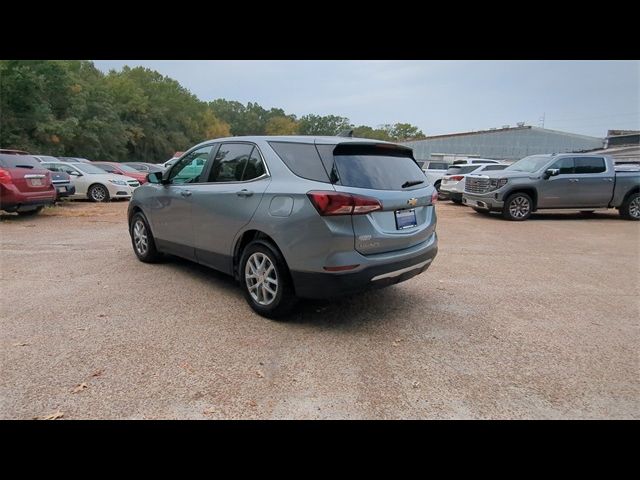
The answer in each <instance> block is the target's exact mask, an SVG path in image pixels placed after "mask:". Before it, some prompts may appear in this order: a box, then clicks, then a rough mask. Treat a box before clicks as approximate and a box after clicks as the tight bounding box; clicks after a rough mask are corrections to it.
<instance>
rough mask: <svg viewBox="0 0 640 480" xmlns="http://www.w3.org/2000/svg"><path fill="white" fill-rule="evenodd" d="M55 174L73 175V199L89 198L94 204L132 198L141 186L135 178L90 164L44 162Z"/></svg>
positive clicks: (44, 165) (45, 166) (43, 164)
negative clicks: (112, 199) (113, 199)
mask: <svg viewBox="0 0 640 480" xmlns="http://www.w3.org/2000/svg"><path fill="white" fill-rule="evenodd" d="M42 166H43V167H44V168H46V169H48V170H51V171H53V172H66V173H68V174H69V175H71V179H72V180H73V184H74V185H75V187H76V193H75V195H73V197H72V198H88V199H89V200H93V201H94V202H107V201H109V199H111V198H131V195H132V194H133V191H134V190H135V189H136V188H137V187H139V186H140V182H138V181H137V180H136V179H135V178H131V177H127V176H125V175H114V174H113V173H108V172H105V171H104V170H102V169H101V168H99V167H97V166H96V165H92V164H90V163H80V162H78V163H68V162H43V163H42Z"/></svg>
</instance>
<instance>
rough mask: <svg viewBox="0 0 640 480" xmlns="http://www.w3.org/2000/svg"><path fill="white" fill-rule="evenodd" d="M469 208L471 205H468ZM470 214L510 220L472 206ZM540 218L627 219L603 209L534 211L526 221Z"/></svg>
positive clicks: (491, 218) (497, 219)
mask: <svg viewBox="0 0 640 480" xmlns="http://www.w3.org/2000/svg"><path fill="white" fill-rule="evenodd" d="M468 208H469V207H468ZM469 210H470V211H469V215H474V216H476V217H478V218H486V219H489V220H495V221H501V222H508V221H509V220H506V219H504V218H502V215H500V213H497V212H496V213H493V212H492V213H490V214H481V213H476V212H474V211H473V210H471V208H469ZM539 220H580V221H582V222H586V221H589V220H591V221H593V220H616V221H618V222H620V221H624V220H625V219H624V218H622V217H621V216H620V215H619V214H618V212H617V211H616V212H605V211H601V212H595V213H588V214H582V213H580V212H567V213H560V212H554V213H546V212H545V213H532V214H531V216H530V217H529V218H528V219H527V220H525V223H526V222H530V221H534V222H535V221H539ZM512 223H521V222H512Z"/></svg>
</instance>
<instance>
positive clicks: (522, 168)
mask: <svg viewBox="0 0 640 480" xmlns="http://www.w3.org/2000/svg"><path fill="white" fill-rule="evenodd" d="M548 161H549V157H547V156H542V155H532V156H530V157H524V158H523V159H522V160H518V161H517V162H515V163H512V164H511V165H509V166H508V167H507V168H505V170H511V171H512V172H529V173H533V172H537V171H538V170H540V169H541V168H542V167H544V166H545V165H546V164H547V162H548Z"/></svg>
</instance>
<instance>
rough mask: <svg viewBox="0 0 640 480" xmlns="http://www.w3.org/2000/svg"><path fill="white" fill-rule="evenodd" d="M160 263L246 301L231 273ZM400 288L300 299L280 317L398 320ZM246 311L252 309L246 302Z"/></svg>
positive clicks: (362, 323)
mask: <svg viewBox="0 0 640 480" xmlns="http://www.w3.org/2000/svg"><path fill="white" fill-rule="evenodd" d="M161 264H162V265H167V266H169V267H170V268H171V269H175V270H176V271H177V272H181V273H184V274H185V275H188V276H190V277H192V278H194V279H195V280H200V281H202V282H204V283H208V284H211V285H212V286H214V287H215V288H217V289H221V290H223V292H224V293H225V294H230V295H234V296H237V298H239V299H241V300H242V302H244V301H245V300H244V298H243V294H242V290H241V288H240V286H239V285H238V283H237V282H236V281H235V280H234V279H233V277H231V276H230V275H226V274H224V273H221V272H218V271H216V270H213V269H212V268H209V267H205V266H204V265H200V264H198V263H194V262H191V261H189V260H185V259H182V258H180V257H175V256H173V255H165V256H164V258H163V260H162V261H161ZM401 289H402V286H401V285H399V286H392V287H388V288H383V289H375V290H368V291H365V292H362V293H360V294H354V295H350V296H346V297H341V298H337V299H331V300H308V299H300V301H299V302H298V304H297V305H296V307H295V309H294V310H293V312H292V313H290V314H289V315H288V316H286V317H285V318H283V319H281V320H279V321H280V322H282V323H287V324H292V325H308V326H313V327H318V328H326V327H329V328H359V327H367V326H372V325H376V324H382V323H384V324H389V322H390V321H391V319H393V318H397V319H398V320H400V319H401V318H402V316H403V312H404V313H406V302H407V301H412V299H410V298H409V299H408V298H406V295H405V293H404V292H403V291H402V290H401ZM421 298H422V300H424V298H423V297H421ZM413 300H415V299H413ZM247 311H248V312H249V311H251V310H250V307H249V305H247ZM251 312H252V311H251ZM252 313H253V312H252ZM254 315H255V314H254ZM264 320H265V321H269V320H268V319H264ZM276 321H277V320H276Z"/></svg>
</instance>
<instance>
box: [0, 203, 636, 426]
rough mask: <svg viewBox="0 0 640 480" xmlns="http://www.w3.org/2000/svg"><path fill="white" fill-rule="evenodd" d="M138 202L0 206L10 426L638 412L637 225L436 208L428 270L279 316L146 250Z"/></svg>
mask: <svg viewBox="0 0 640 480" xmlns="http://www.w3.org/2000/svg"><path fill="white" fill-rule="evenodd" d="M126 208H127V203H126V202H123V203H112V204H104V205H103V204H90V203H84V202H74V203H72V204H67V205H65V206H62V207H55V208H50V209H46V210H45V211H44V212H43V214H41V215H39V216H37V217H34V218H18V217H16V216H13V215H2V216H1V217H0V248H1V253H0V275H1V276H0V282H1V283H0V285H1V287H2V290H1V291H2V296H1V297H0V318H1V329H0V418H4V419H7V418H22V419H30V418H35V417H43V416H47V415H49V414H52V413H55V412H58V413H62V414H63V415H64V416H63V417H62V418H63V419H66V418H71V419H83V418H122V419H168V418H179V419H187V418H189V419H190V418H194V419H206V418H212V419H216V418H312V419H313V418H353V419H360V418H372V419H392V418H407V419H408V418H426V419H440V418H636V419H637V418H640V375H639V373H640V355H639V345H640V342H639V340H640V334H639V329H638V323H639V318H640V303H639V298H640V296H639V285H640V282H639V280H640V272H639V268H640V224H639V223H634V222H629V221H624V220H621V219H619V218H618V215H617V212H616V211H609V212H603V213H598V214H596V215H595V216H594V217H593V218H583V217H581V216H580V215H578V214H574V213H554V214H546V215H536V216H534V217H533V218H532V219H531V220H529V221H527V222H524V223H513V222H507V221H503V220H501V219H499V218H497V217H496V218H485V217H483V216H481V215H478V214H476V213H475V212H473V211H472V210H470V209H468V208H466V207H462V206H456V205H453V204H450V203H448V202H441V203H440V204H438V207H437V208H438V215H439V224H438V233H439V237H440V252H439V255H438V257H437V258H436V260H435V261H434V263H433V266H432V267H431V268H430V269H429V270H427V271H426V272H425V273H423V274H422V275H419V276H418V277H414V278H413V279H411V280H409V281H407V282H405V283H402V284H399V285H396V286H393V287H390V288H387V289H384V290H379V291H375V292H370V293H366V294H361V295H358V296H355V297H352V298H349V299H344V300H341V301H334V302H308V303H304V304H303V305H302V306H301V307H300V309H299V310H298V312H297V314H296V315H294V316H293V317H292V318H291V319H290V320H289V321H288V322H286V323H284V322H274V321H270V320H266V319H264V318H261V317H259V316H257V315H255V314H254V313H253V312H252V310H251V309H250V308H249V307H248V305H247V304H246V303H245V301H244V299H243V297H242V295H241V292H240V290H239V289H238V288H237V287H236V286H235V284H234V283H233V281H232V280H231V279H230V278H228V277H225V276H224V275H221V274H218V273H216V272H214V271H211V270H209V269H206V268H204V267H200V266H198V265H196V264H193V263H190V262H187V261H183V260H180V259H177V258H170V259H168V260H167V261H165V262H164V263H162V264H159V265H146V264H143V263H141V262H139V261H137V259H136V258H135V256H134V254H133V251H132V249H131V245H130V240H129V236H128V234H127V226H126Z"/></svg>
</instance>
